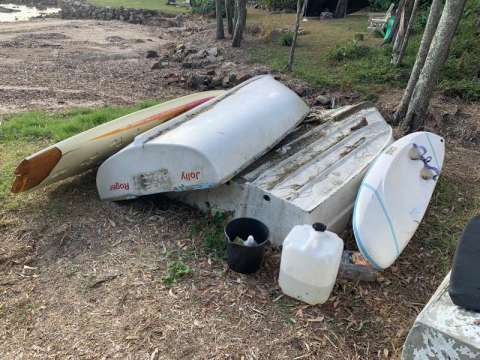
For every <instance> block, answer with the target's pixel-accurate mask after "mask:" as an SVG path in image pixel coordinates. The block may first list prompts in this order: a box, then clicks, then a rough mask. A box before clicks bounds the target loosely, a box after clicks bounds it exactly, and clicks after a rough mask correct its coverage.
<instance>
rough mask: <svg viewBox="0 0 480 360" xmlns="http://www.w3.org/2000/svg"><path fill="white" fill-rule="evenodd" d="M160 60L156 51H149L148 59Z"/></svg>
mask: <svg viewBox="0 0 480 360" xmlns="http://www.w3.org/2000/svg"><path fill="white" fill-rule="evenodd" d="M153 58H158V52H156V51H155V50H148V51H147V59H153Z"/></svg>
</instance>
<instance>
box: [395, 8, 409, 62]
mask: <svg viewBox="0 0 480 360" xmlns="http://www.w3.org/2000/svg"><path fill="white" fill-rule="evenodd" d="M411 4H412V0H406V1H405V5H404V7H403V9H402V12H401V14H400V15H399V16H400V21H399V23H398V31H397V34H396V36H395V40H394V42H393V53H398V52H399V50H400V47H401V46H402V43H403V39H404V38H405V31H406V29H407V21H408V13H409V11H408V10H409V7H410V6H411Z"/></svg>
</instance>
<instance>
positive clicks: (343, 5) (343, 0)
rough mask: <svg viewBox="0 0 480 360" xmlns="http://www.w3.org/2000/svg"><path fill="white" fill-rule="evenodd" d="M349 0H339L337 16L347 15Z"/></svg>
mask: <svg viewBox="0 0 480 360" xmlns="http://www.w3.org/2000/svg"><path fill="white" fill-rule="evenodd" d="M347 8H348V0H338V2H337V8H336V10H335V17H336V18H341V17H345V16H347Z"/></svg>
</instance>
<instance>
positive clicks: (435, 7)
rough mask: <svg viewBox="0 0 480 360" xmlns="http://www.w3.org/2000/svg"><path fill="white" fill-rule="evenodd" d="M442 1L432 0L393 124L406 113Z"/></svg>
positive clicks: (436, 22)
mask: <svg viewBox="0 0 480 360" xmlns="http://www.w3.org/2000/svg"><path fill="white" fill-rule="evenodd" d="M444 2H445V0H433V2H432V6H431V7H430V14H429V15H428V20H427V25H426V27H425V30H424V32H423V37H422V42H421V43H420V47H419V49H418V53H417V58H416V60H415V64H414V65H413V69H412V72H411V74H410V79H409V80H408V85H407V88H406V89H405V92H404V93H403V97H402V100H401V102H400V105H399V106H398V108H397V111H396V113H395V116H394V123H395V124H398V123H399V122H400V121H401V120H402V119H403V118H404V117H405V115H406V114H407V110H408V105H409V104H410V100H411V99H412V94H413V90H414V89H415V85H416V84H417V81H418V78H419V76H420V72H421V71H422V68H423V65H425V60H426V59H427V55H428V50H429V49H430V44H431V43H432V39H433V36H434V35H435V32H436V30H437V26H438V22H439V20H440V17H441V16H442V10H443V5H444Z"/></svg>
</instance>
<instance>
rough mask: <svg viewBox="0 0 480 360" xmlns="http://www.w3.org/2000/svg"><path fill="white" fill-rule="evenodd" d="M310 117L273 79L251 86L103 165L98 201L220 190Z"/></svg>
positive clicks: (139, 141) (156, 132)
mask: <svg viewBox="0 0 480 360" xmlns="http://www.w3.org/2000/svg"><path fill="white" fill-rule="evenodd" d="M308 111H309V109H308V106H307V105H306V104H305V103H304V102H303V101H302V100H301V99H300V98H299V97H298V95H296V94H295V93H294V92H293V91H292V90H290V89H288V88H287V87H286V86H284V85H282V84H281V83H279V82H278V81H276V80H274V79H273V78H272V77H271V76H260V77H256V78H253V79H250V80H249V81H247V82H245V83H243V84H240V85H239V86H237V87H235V88H233V89H232V90H230V91H228V92H227V93H226V94H225V95H223V96H220V97H219V98H216V99H214V100H212V101H210V102H208V103H206V104H205V105H203V106H200V107H199V108H197V109H194V110H192V111H190V112H189V113H185V114H184V115H181V116H179V117H177V118H176V119H174V120H173V121H171V122H169V123H168V124H164V125H160V126H158V127H156V128H154V129H152V130H150V131H148V132H146V133H144V134H142V135H140V136H137V137H136V138H135V141H134V142H133V143H132V144H130V145H129V146H127V147H126V148H124V149H123V150H121V151H119V152H118V153H117V154H115V155H113V156H112V157H110V158H109V159H108V160H106V161H105V162H104V163H103V164H102V165H101V166H100V168H99V170H98V174H97V188H98V193H99V196H100V198H101V199H104V200H122V199H131V198H135V197H137V196H142V195H148V194H155V193H161V192H170V191H185V190H195V189H205V188H211V187H215V186H218V185H219V184H222V183H224V182H226V181H228V180H229V179H231V178H232V177H233V176H235V175H236V174H237V173H238V172H240V171H241V170H242V169H244V168H245V167H246V166H248V165H249V164H250V163H252V162H253V161H254V160H256V159H258V158H259V157H260V156H261V155H263V154H264V153H265V152H267V151H268V150H269V149H271V148H272V147H273V146H274V145H275V144H277V143H278V142H279V141H280V140H281V139H282V138H283V137H284V136H285V135H286V134H287V133H288V132H289V131H290V130H292V129H293V128H294V127H295V126H296V125H297V124H298V123H299V122H301V121H302V120H303V118H304V117H305V115H306V114H307V113H308ZM187 120H188V121H187Z"/></svg>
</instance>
